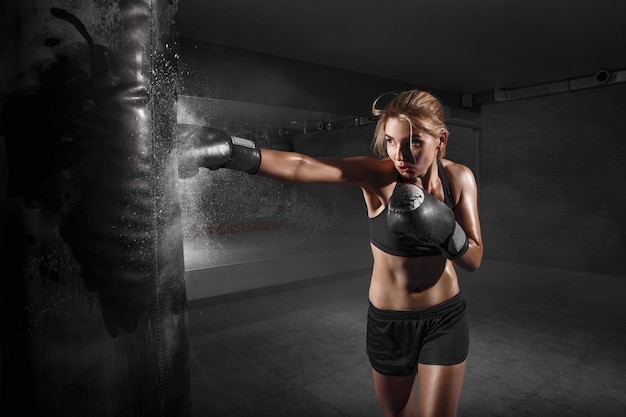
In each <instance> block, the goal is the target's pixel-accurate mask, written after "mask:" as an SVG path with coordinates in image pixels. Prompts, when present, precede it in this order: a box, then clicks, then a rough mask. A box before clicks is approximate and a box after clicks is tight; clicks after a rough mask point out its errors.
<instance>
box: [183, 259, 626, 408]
mask: <svg viewBox="0 0 626 417" xmlns="http://www.w3.org/2000/svg"><path fill="white" fill-rule="evenodd" d="M460 279H461V287H462V292H463V294H464V296H465V298H466V300H467V301H468V309H469V310H468V311H469V314H470V323H471V342H470V356H469V359H468V367H467V373H466V378H465V384H464V390H463V394H462V399H461V403H460V407H459V416H480V417H489V416H499V417H505V416H506V417H522V416H572V417H579V416H594V417H601V416H607V417H608V416H615V417H618V416H625V415H626V331H625V330H626V325H625V323H626V321H625V320H626V277H615V276H606V275H597V274H590V273H584V272H577V271H564V270H555V269H550V268H538V267H532V266H526V265H517V264H508V263H500V262H495V261H488V260H485V261H484V262H483V266H482V268H481V269H480V270H479V271H478V272H475V273H473V274H467V273H460ZM368 283H369V271H367V270H365V269H359V270H355V271H353V272H347V273H346V272H343V273H339V274H335V275H329V276H328V277H326V278H324V279H320V280H318V281H313V282H312V281H306V282H299V283H297V284H293V285H282V286H278V287H274V288H269V289H264V290H254V291H249V292H246V293H242V294H235V295H229V296H220V297H215V298H210V299H204V300H196V301H194V302H192V303H190V309H189V332H190V343H191V382H192V393H191V394H192V410H193V411H192V413H193V414H192V415H193V417H200V416H230V417H248V416H270V415H271V416H274V417H281V416H290V417H293V416H297V417H308V416H311V417H313V416H314V417H339V416H343V417H345V416H355V417H356V416H359V417H369V416H372V417H380V416H382V413H381V411H380V408H379V406H378V403H377V400H376V397H375V393H374V389H373V385H372V379H371V370H370V367H369V363H368V360H367V357H366V353H365V340H364V339H365V316H366V311H367V288H368Z"/></svg>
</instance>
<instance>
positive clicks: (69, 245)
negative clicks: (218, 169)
mask: <svg viewBox="0 0 626 417" xmlns="http://www.w3.org/2000/svg"><path fill="white" fill-rule="evenodd" d="M176 8H177V1H173V0H84V1H75V0H54V1H53V0H8V1H7V0H4V1H3V2H2V5H1V6H0V12H1V13H0V14H1V15H2V17H1V18H0V35H1V36H0V61H1V62H2V70H1V72H0V100H1V101H0V116H1V118H0V161H1V162H2V163H1V165H0V167H1V169H0V214H1V216H2V217H1V220H0V249H1V256H2V257H1V258H0V268H1V269H0V276H1V278H0V305H1V307H0V309H1V310H0V320H1V322H2V335H1V336H2V338H1V343H2V346H1V348H2V349H1V351H0V352H1V356H0V373H1V380H0V394H1V403H0V415H3V416H9V415H14V414H15V412H16V410H19V413H20V414H23V415H33V416H63V417H67V416H118V417H119V416H168V417H169V416H187V415H189V414H190V399H189V397H190V388H189V345H188V336H187V322H186V296H185V285H184V264H183V249H182V233H181V226H180V209H179V205H178V200H177V193H176V188H175V187H176V168H175V159H174V152H171V149H172V148H173V146H174V143H173V127H174V124H175V119H176V115H175V101H176V58H177V55H176V50H175V49H176V48H175V46H176V45H177V39H176V33H175V29H174V28H175V22H174V19H175V14H176Z"/></svg>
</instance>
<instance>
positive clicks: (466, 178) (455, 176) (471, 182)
mask: <svg viewBox="0 0 626 417" xmlns="http://www.w3.org/2000/svg"><path fill="white" fill-rule="evenodd" d="M441 163H442V165H443V168H444V170H445V171H446V176H447V177H448V180H449V181H450V183H451V184H452V187H453V188H454V189H462V188H464V187H476V177H475V176H474V172H473V171H472V170H471V169H470V168H469V167H468V166H466V165H463V164H460V163H458V162H454V161H451V160H449V159H442V161H441Z"/></svg>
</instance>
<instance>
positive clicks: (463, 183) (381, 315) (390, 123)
mask: <svg viewBox="0 0 626 417" xmlns="http://www.w3.org/2000/svg"><path fill="white" fill-rule="evenodd" d="M380 102H381V100H380V99H379V100H377V101H376V102H375V103H374V106H373V113H374V115H376V116H379V117H380V119H379V121H378V124H377V126H376V133H375V139H374V151H375V153H376V154H377V155H378V156H379V158H372V157H352V158H312V157H309V156H307V155H303V154H299V153H293V152H283V151H276V150H270V149H257V148H255V147H254V144H252V143H251V142H249V141H245V140H241V139H239V138H231V137H230V136H229V135H228V134H226V133H225V132H222V131H219V130H215V129H211V128H205V127H195V126H194V127H191V126H187V127H184V129H183V130H184V132H183V140H185V141H186V142H187V143H188V144H190V145H191V148H190V149H189V148H188V149H186V150H183V151H181V153H180V154H179V174H180V175H181V177H189V176H192V175H195V173H196V172H197V171H198V167H206V168H211V169H218V168H231V169H237V170H241V171H245V172H248V173H250V174H259V175H263V176H265V177H269V178H272V179H275V180H279V181H284V182H292V183H326V184H344V185H348V186H357V187H360V188H361V189H362V191H363V198H364V199H365V204H366V206H367V212H368V217H369V227H370V242H371V250H372V255H373V259H374V264H373V270H372V276H371V282H370V288H369V311H368V318H367V353H368V356H369V359H370V363H371V365H372V368H373V371H372V372H373V377H374V386H375V389H376V394H377V396H378V399H379V402H380V404H381V406H382V409H383V411H384V414H385V416H387V417H390V416H416V415H419V416H421V417H427V416H436V417H442V416H454V415H456V412H457V408H458V403H459V399H460V396H461V388H462V385H463V377H464V374H465V366H466V357H467V353H468V344H469V332H468V320H467V316H466V313H465V301H464V300H463V298H462V296H461V294H460V290H459V283H458V279H457V274H456V271H455V266H457V267H460V268H463V269H464V270H467V271H474V270H476V269H477V268H478V267H479V266H480V263H481V260H482V255H483V245H482V237H481V230H480V221H479V216H478V204H477V187H476V181H475V178H474V175H473V173H472V171H471V170H470V169H469V168H467V167H466V166H463V165H461V164H458V163H454V162H452V161H450V160H448V159H444V154H445V150H446V144H447V142H448V130H447V129H446V126H445V123H444V114H443V109H442V106H441V104H440V102H439V101H438V100H437V99H436V98H435V97H433V96H432V95H430V94H429V93H427V92H423V91H415V90H413V91H406V92H403V93H400V94H397V95H394V96H393V98H392V100H391V101H390V102H389V104H387V105H386V106H384V107H382V106H381V105H380ZM416 378H417V388H418V389H417V390H416V391H417V396H415V393H414V390H413V386H414V382H415V380H416Z"/></svg>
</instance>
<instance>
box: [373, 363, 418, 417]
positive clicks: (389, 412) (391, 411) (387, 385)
mask: <svg viewBox="0 0 626 417" xmlns="http://www.w3.org/2000/svg"><path fill="white" fill-rule="evenodd" d="M372 373H373V375H374V388H375V389H376V396H377V397H378V402H379V403H380V405H381V407H382V409H383V412H384V414H385V417H394V416H406V417H413V416H415V397H414V396H413V384H414V382H415V371H413V372H412V373H411V374H410V375H408V376H387V375H383V374H381V373H379V372H377V371H376V370H372Z"/></svg>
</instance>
